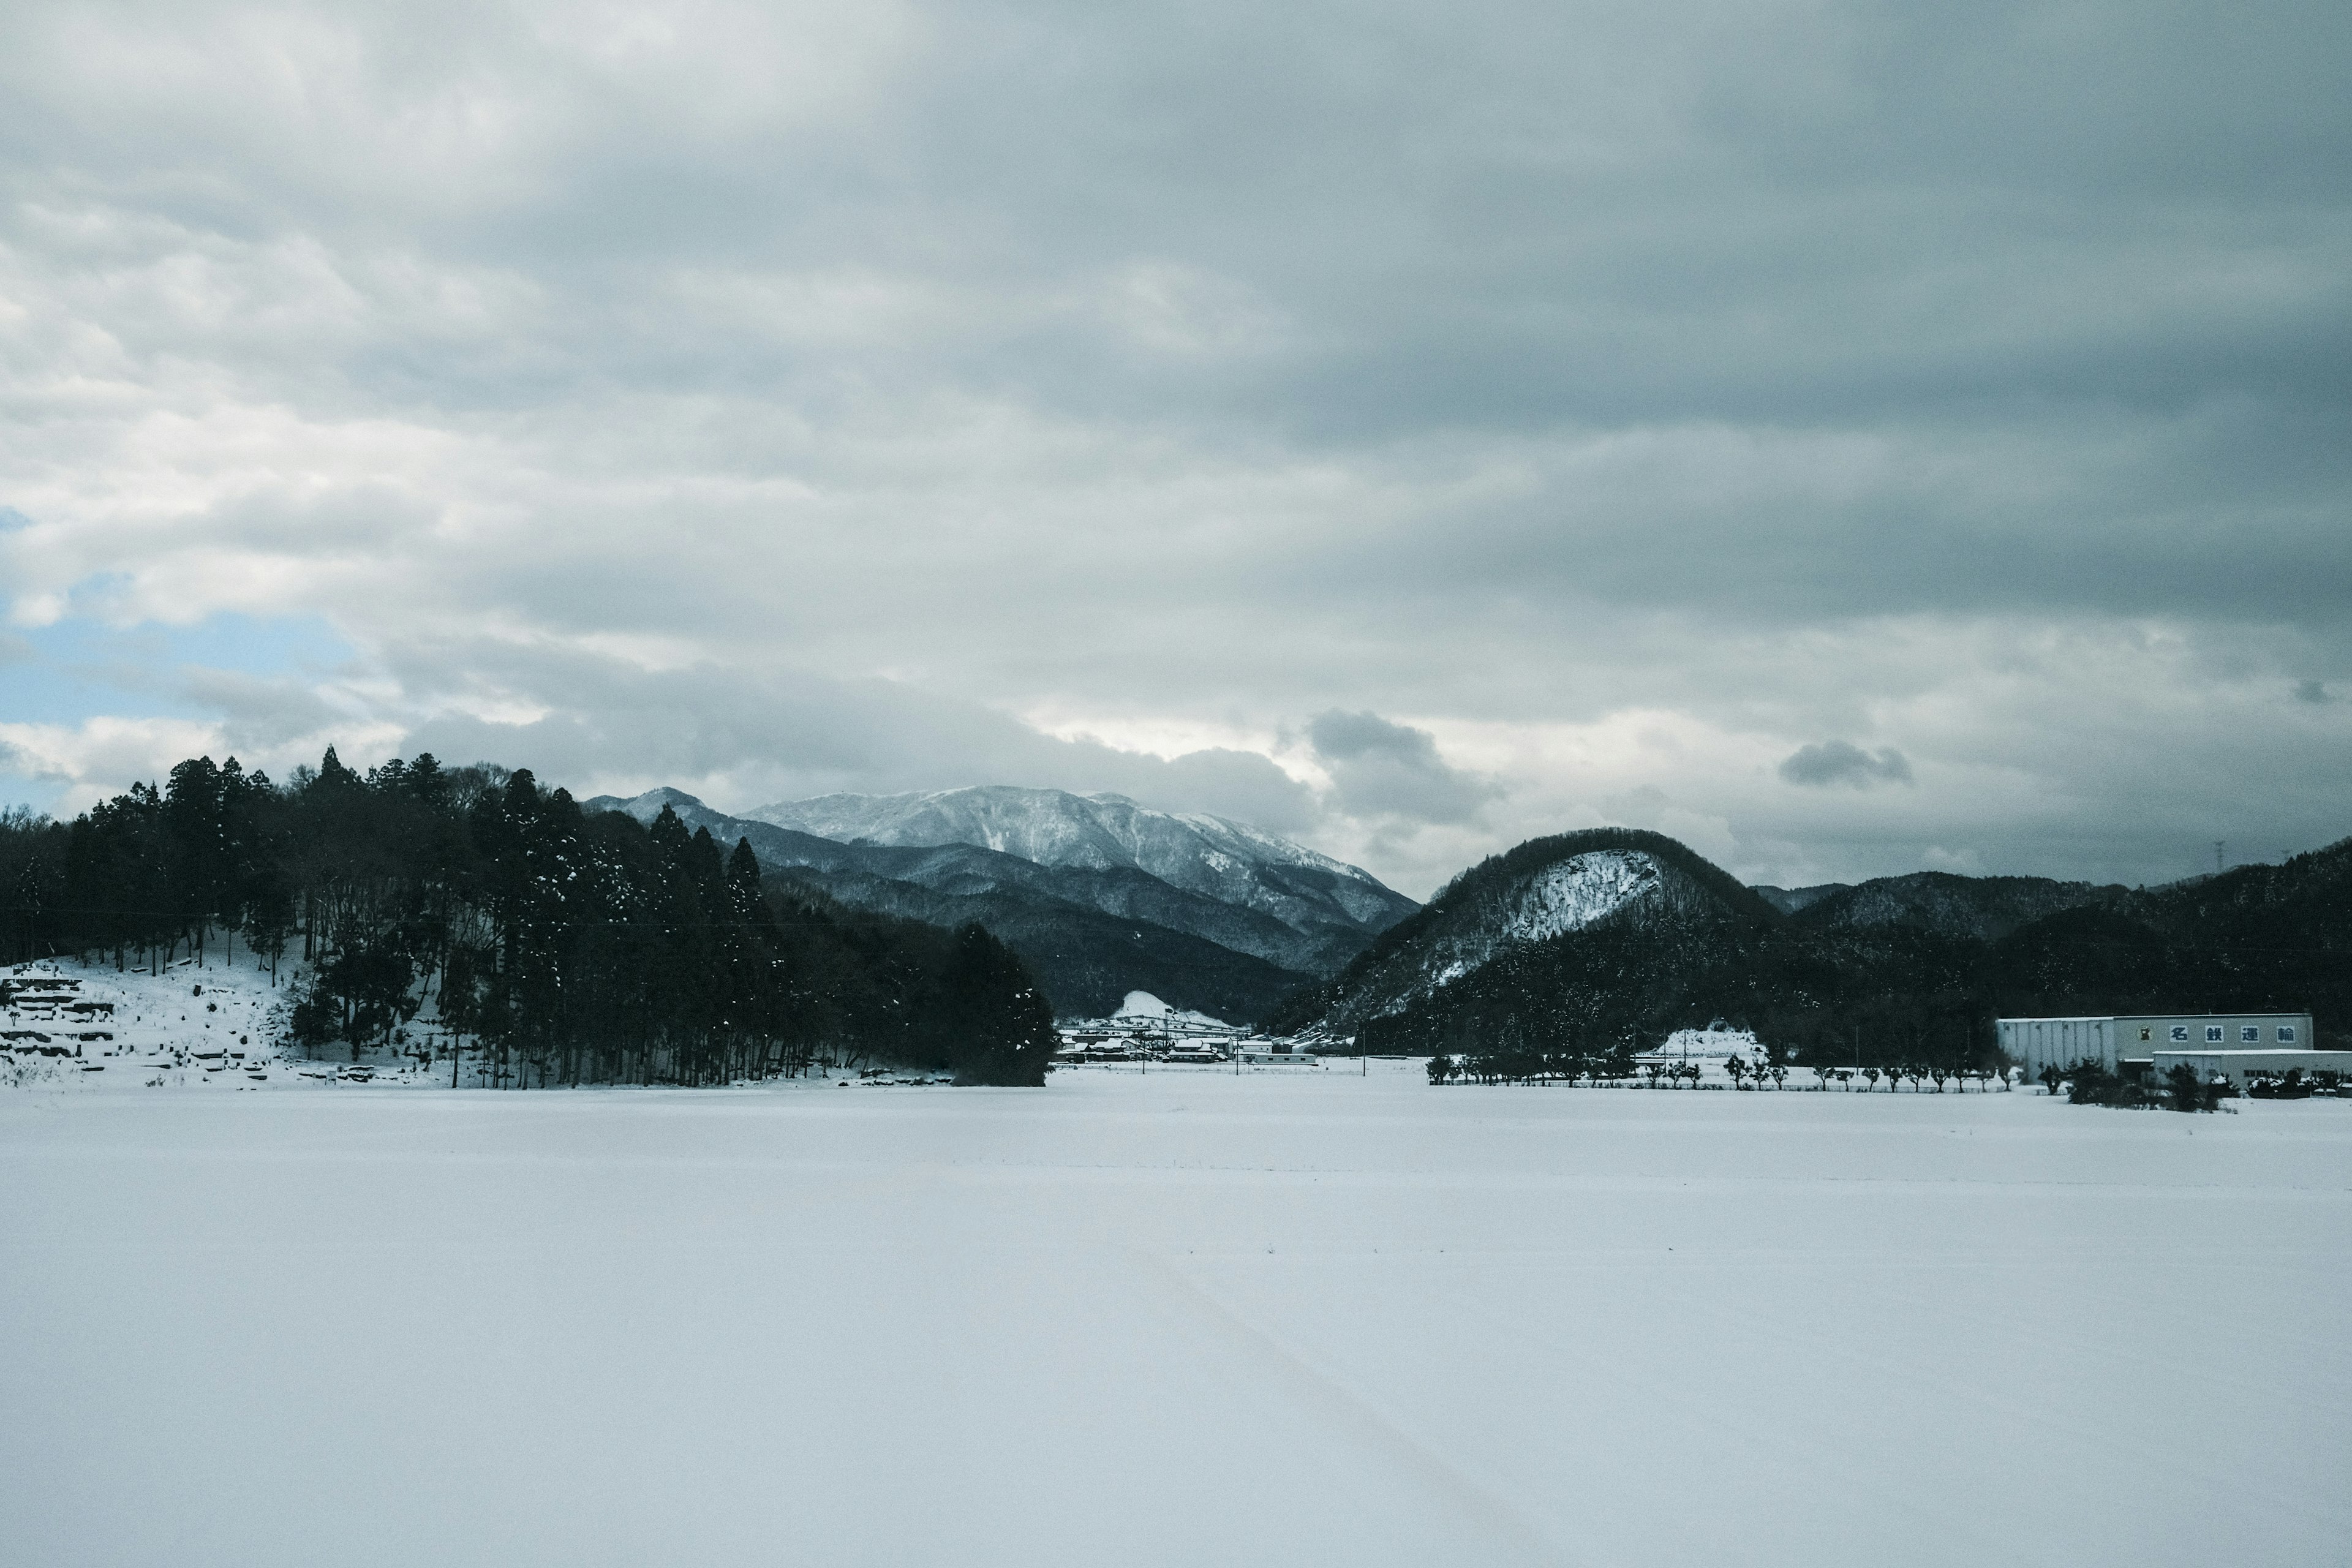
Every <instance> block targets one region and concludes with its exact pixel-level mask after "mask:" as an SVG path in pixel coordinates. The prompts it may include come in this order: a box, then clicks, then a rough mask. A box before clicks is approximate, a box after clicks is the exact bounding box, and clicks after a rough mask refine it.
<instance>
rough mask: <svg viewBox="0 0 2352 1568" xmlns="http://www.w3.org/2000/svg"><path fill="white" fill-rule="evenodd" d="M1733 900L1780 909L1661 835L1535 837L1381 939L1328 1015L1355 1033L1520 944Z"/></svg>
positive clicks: (1336, 993)
mask: <svg viewBox="0 0 2352 1568" xmlns="http://www.w3.org/2000/svg"><path fill="white" fill-rule="evenodd" d="M1733 907H1738V909H1739V910H1741V911H1742V912H1743V913H1750V914H1755V915H1759V916H1761V917H1762V918H1766V919H1769V918H1770V916H1769V909H1768V907H1767V906H1766V905H1764V904H1763V902H1762V901H1761V900H1759V898H1758V897H1757V896H1756V895H1755V894H1754V893H1752V892H1749V891H1748V889H1744V888H1742V887H1740V886H1739V885H1738V883H1737V882H1735V881H1733V880H1732V879H1730V878H1729V877H1728V876H1727V875H1726V874H1725V873H1724V872H1723V871H1721V870H1720V869H1719V868H1716V867H1713V866H1710V865H1708V864H1707V863H1706V861H1704V860H1702V859H1700V858H1698V857H1697V856H1696V855H1694V854H1692V853H1691V852H1690V850H1689V849H1688V848H1686V847H1684V846H1682V845H1680V844H1676V843H1675V842H1674V841H1673V840H1672V839H1668V838H1665V837H1661V836H1659V835H1657V834H1650V833H1639V832H1635V831H1633V830H1627V829H1611V828H1603V829H1597V830H1594V831H1591V832H1586V833H1578V834H1568V835H1564V836H1561V837H1557V838H1549V839H1537V840H1533V841H1531V842H1529V843H1528V844H1523V845H1521V846H1520V847H1517V849H1514V850H1512V851H1510V852H1509V853H1508V854H1507V855H1500V856H1496V857H1495V858H1493V859H1491V860H1488V861H1486V863H1484V864H1482V865H1480V866H1477V867H1474V868H1472V869H1470V870H1468V871H1465V872H1464V873H1463V874H1462V876H1460V877H1459V878H1457V879H1455V880H1454V883H1453V885H1452V886H1450V887H1448V888H1447V889H1445V890H1444V892H1442V893H1440V894H1439V895H1438V896H1437V897H1436V898H1435V899H1433V900H1431V902H1430V904H1429V906H1428V907H1427V908H1426V909H1424V910H1422V911H1421V913H1420V914H1418V915H1416V916H1414V917H1413V918H1412V920H1410V921H1405V922H1402V924H1400V925H1399V926H1398V928H1397V929H1396V930H1394V931H1391V932H1390V933H1389V934H1388V935H1387V936H1386V937H1384V938H1382V939H1381V940H1380V941H1378V942H1375V943H1374V944H1373V946H1372V947H1371V948H1370V950H1368V951H1367V952H1365V953H1364V954H1363V955H1362V956H1361V957H1360V958H1359V959H1357V960H1356V961H1355V962H1353V963H1350V964H1349V966H1348V969H1347V970H1346V972H1345V973H1342V974H1341V975H1340V977H1339V980H1338V981H1337V982H1336V983H1335V984H1334V985H1333V986H1332V988H1331V990H1330V992H1329V993H1328V996H1329V1001H1328V1008H1327V1010H1326V1012H1325V1015H1324V1016H1323V1018H1322V1020H1321V1021H1322V1024H1323V1026H1325V1027H1327V1028H1330V1029H1333V1030H1336V1031H1342V1032H1344V1031H1347V1030H1351V1029H1353V1028H1354V1027H1356V1026H1359V1025H1360V1024H1361V1023H1362V1021H1363V1020H1364V1019H1366V1018H1371V1017H1380V1016H1385V1015H1388V1014H1391V1013H1397V1012H1401V1011H1402V1010H1403V1009H1405V1008H1407V1007H1410V1006H1412V1005H1413V1004H1415V1003H1416V1002H1419V1001H1421V1000H1423V998H1425V997H1428V996H1430V995H1432V994H1434V993H1436V992H1437V991H1439V990H1440V989H1442V988H1444V987H1445V986H1448V985H1451V984H1454V983H1455V982H1456V981H1459V980H1461V979H1462V978H1463V977H1464V976H1465V975H1468V974H1472V973H1475V972H1477V971H1478V970H1479V969H1481V968H1483V967H1485V966H1486V964H1488V963H1492V962H1493V961H1494V960H1495V959H1496V957H1497V956H1499V955H1501V954H1502V953H1505V952H1509V951H1511V950H1512V949H1514V948H1519V947H1526V946H1530V945H1532V944H1534V943H1537V942H1548V941H1550V940H1552V939H1554V938H1556V937H1560V936H1564V935H1566V934H1567V933H1569V932H1570V931H1581V930H1584V929H1585V928H1586V927H1588V926H1591V925H1594V924H1596V923H1598V922H1601V921H1614V920H1636V921H1646V920H1653V919H1659V920H1663V919H1664V918H1667V917H1670V916H1675V915H1683V914H1691V913H1697V912H1704V911H1709V910H1725V909H1727V908H1733Z"/></svg>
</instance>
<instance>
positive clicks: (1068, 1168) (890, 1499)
mask: <svg viewBox="0 0 2352 1568" xmlns="http://www.w3.org/2000/svg"><path fill="white" fill-rule="evenodd" d="M1372 1066H1373V1071H1372V1073H1371V1075H1370V1077H1359V1076H1357V1075H1356V1074H1354V1073H1351V1072H1346V1071H1341V1070H1338V1069H1337V1068H1334V1069H1333V1070H1329V1071H1326V1072H1317V1073H1306V1074H1299V1075H1297V1076H1284V1075H1279V1074H1274V1073H1263V1074H1250V1075H1243V1076H1234V1075H1231V1074H1230V1073H1218V1072H1198V1073H1194V1072H1188V1071H1181V1070H1180V1071H1161V1070H1159V1069H1157V1068H1155V1069H1154V1070H1152V1071H1151V1072H1150V1073H1148V1074H1145V1073H1121V1072H1116V1071H1109V1070H1104V1071H1095V1072H1076V1073H1068V1074H1057V1075H1056V1077H1055V1080H1054V1081H1053V1083H1052V1084H1051V1085H1050V1086H1049V1087H1047V1088H1046V1089H1043V1090H1027V1091H1024V1090H988V1089H962V1090H947V1089H927V1090H911V1091H910V1090H896V1089H891V1090H881V1091H873V1090H866V1089H832V1090H813V1089H798V1090H795V1091H791V1092H784V1091H763V1090H746V1091H731V1092H730V1091H719V1092H709V1093H681V1092H644V1091H605V1092H596V1091H572V1092H563V1093H530V1094H498V1093H490V1092H467V1093H455V1094H452V1093H425V1092H418V1091H416V1090H414V1089H409V1090H399V1091H388V1090H384V1089H375V1088H351V1087H348V1086H346V1087H341V1088H338V1089H336V1090H334V1091H333V1092H331V1093H314V1094H244V1095H240V1094H213V1093H194V1092H191V1093H158V1092H148V1091H143V1090H142V1091H138V1092H122V1093H65V1092H51V1091H46V1090H28V1091H23V1092H17V1093H11V1094H5V1095H0V1346H5V1351H0V1471H5V1475H6V1476H7V1477H8V1478H9V1481H8V1484H7V1485H6V1486H5V1488H0V1542H5V1549H0V1558H5V1560H6V1561H8V1562H11V1563H106V1564H117V1563H125V1564H127V1563H155V1564H163V1563H169V1564H173V1565H174V1568H188V1565H194V1564H210V1563H223V1564H226V1563H236V1564H277V1563H285V1564H295V1563H300V1564H321V1563H386V1564H392V1563H398V1564H415V1563H485V1564H487V1563H498V1564H519V1563H520V1564H532V1563H567V1564H569V1563H616V1564H617V1563H630V1564H637V1563H695V1564H727V1563H761V1564H770V1563H875V1564H884V1563H889V1564H908V1563H939V1564H959V1565H964V1564H995V1563H1006V1564H1014V1563H1018V1564H1024V1565H1025V1564H1086V1565H1088V1568H1099V1565H1102V1564H1121V1565H1127V1564H1161V1563H1166V1564H1185V1565H1187V1568H1195V1565H1200V1564H1224V1563H1267V1564H1285V1565H1288V1564H1321V1563H1329V1564H1345V1565H1347V1568H1369V1565H1376V1564H1389V1563H1398V1564H1404V1563H1411V1564H1416V1565H1426V1564H1431V1563H1449V1564H1450V1563H1475V1564H1488V1563H1661V1564H1687V1563H1770V1564H1780V1563H1786V1564H1804V1565H1806V1568H1822V1565H1827V1564H1855V1565H1869V1568H1881V1565H1885V1564H1894V1563H1901V1564H1906V1565H1908V1564H1939V1563H1953V1564H1958V1563H1967V1564H1986V1563H2002V1564H2009V1563H2051V1564H2059V1563H2065V1564H2080V1563H2130V1564H2163V1563H2178V1564H2200V1565H2201V1564H2212V1563H2340V1562H2343V1561H2345V1560H2346V1558H2347V1541H2352V1502H2347V1493H2346V1489H2345V1487H2344V1477H2345V1476H2346V1474H2347V1470H2348V1469H2352V1415H2347V1412H2352V1345H2347V1334H2346V1331H2347V1327H2352V1313H2347V1308H2346V1301H2347V1286H2352V1105H2346V1104H2344V1103H2341V1102H2333V1101H2311V1102H2301V1103H2291V1102H2290V1103H2263V1102H2255V1103H2247V1104H2245V1105H2243V1107H2242V1113H2241V1114H2238V1115H2234V1116H2209V1117H2197V1118H2191V1117H2184V1116H2177V1115H2170V1114H2161V1113H2133V1112H2121V1111H2102V1110H2087V1109H2076V1108H2073V1107H2069V1106H2066V1105H2064V1104H2062V1103H2058V1102H2054V1101H2052V1100H2046V1099H2043V1098H2042V1097H2040V1096H2036V1095H2028V1094H2022V1093H2019V1094H1969V1095H1966V1096H1961V1095H1952V1094H1947V1095H1935V1094H1926V1095H1916V1096H1915V1095H1912V1094H1909V1093H1905V1094H1902V1095H1889V1094H1885V1093H1880V1094H1875V1095H1864V1094H1840V1093H1836V1092H1831V1093H1826V1094H1822V1093H1801V1092H1796V1091H1794V1090H1793V1089H1792V1090H1789V1091H1783V1092H1779V1093H1760V1094H1730V1093H1713V1094H1709V1093H1691V1092H1687V1091H1684V1092H1664V1091H1648V1090H1608V1091H1604V1090H1594V1089H1558V1088H1554V1089H1506V1088H1495V1089H1483V1088H1463V1087H1457V1088H1449V1089H1429V1088H1427V1087H1425V1086H1424V1085H1423V1083H1422V1082H1421V1081H1420V1069H1419V1064H1417V1063H1374V1064H1372Z"/></svg>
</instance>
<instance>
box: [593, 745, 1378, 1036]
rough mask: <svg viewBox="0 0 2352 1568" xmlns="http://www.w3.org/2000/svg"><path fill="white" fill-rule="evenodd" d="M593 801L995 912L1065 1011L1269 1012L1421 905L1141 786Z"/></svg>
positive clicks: (887, 908)
mask: <svg viewBox="0 0 2352 1568" xmlns="http://www.w3.org/2000/svg"><path fill="white" fill-rule="evenodd" d="M582 804H583V807H584V808H585V809H588V810H591V811H595V810H611V811H622V812H625V813H627V814H628V815H630V816H635V817H636V818H638V819H639V820H641V821H647V822H650V821H651V820H653V819H654V818H655V817H656V816H659V815H660V813H661V812H662V811H663V810H664V809H665V808H667V809H668V810H670V811H672V812H674V813H675V814H676V815H677V817H678V818H679V820H680V821H682V822H684V823H685V824H686V826H688V828H697V827H707V828H709V830H710V832H711V834H712V836H713V837H717V838H719V840H720V841H721V842H723V843H729V844H731V843H733V842H734V841H735V840H737V839H741V840H744V841H746V842H748V843H749V844H750V845H751V851H752V853H753V854H754V855H755V856H757V857H758V858H759V860H760V862H761V865H762V866H763V867H764V868H767V869H769V870H770V871H772V872H775V873H778V874H780V875H782V876H783V877H785V878H787V879H791V880H793V881H796V882H798V883H800V884H802V885H803V886H804V887H806V888H809V889H813V890H814V891H816V892H819V893H822V894H824V895H825V896H827V897H830V898H832V899H835V900H839V901H840V902H842V903H844V904H847V905H849V906H851V907H854V908H857V909H866V910H879V911H882V912H885V913H889V914H894V915H900V916H906V917H908V918H912V919H917V920H922V921H929V922H931V923H933V924H939V925H949V926H955V925H961V924H963V923H965V922H966V921H978V922H979V923H981V924H982V925H984V926H986V927H987V928H988V929H989V930H990V931H992V932H993V933H994V934H995V935H996V936H997V937H998V938H999V939H1000V940H1001V941H1003V942H1005V943H1007V944H1008V945H1009V946H1011V947H1012V948H1013V951H1014V952H1018V953H1019V954H1020V955H1021V957H1022V959H1023V960H1024V962H1025V963H1027V964H1028V965H1029V967H1030V969H1031V972H1032V973H1034V974H1035V976H1036V977H1037V981H1038V984H1040V986H1041V987H1042V988H1043V989H1044V990H1045V994H1046V995H1047V996H1048V997H1049V998H1050V999H1051V1000H1052V1002H1053V1004H1054V1006H1055V1012H1056V1013H1057V1014H1058V1015H1059V1016H1064V1017H1090V1016H1094V1017H1098V1016H1107V1015H1108V1014H1109V1013H1110V1012H1111V1011H1112V1010H1113V1009H1114V1008H1116V1007H1117V1006H1118V1004H1119V1002H1120V1000H1121V999H1122V998H1123V997H1124V996H1125V995H1126V994H1127V993H1128V992H1129V991H1149V992H1150V993H1152V994H1154V995H1157V996H1159V997H1160V998H1162V999H1163V1000H1165V1001H1167V1002H1169V1003H1170V1004H1171V1005H1174V1006H1177V1007H1179V1008H1183V1009H1188V1010H1192V1011H1198V1012H1202V1013H1208V1014H1211V1015H1213V1016H1218V1017H1223V1018H1229V1019H1234V1020H1236V1021H1250V1020H1255V1019H1258V1018H1261V1017H1263V1016H1265V1015H1267V1014H1268V1013H1269V1012H1270V1011H1272V1009H1273V1008H1274V1007H1275V1006H1276V1005H1277V1004H1278V1003H1279V1002H1280V1001H1281V1000H1282V998H1283V997H1285V996H1286V995H1287V994H1290V993H1292V992H1294V991H1296V990H1297V989H1298V988H1299V987H1301V986H1303V985H1307V984H1312V983H1314V982H1316V981H1318V980H1321V979H1325V978H1328V976H1329V975H1331V974H1333V973H1336V972H1337V971H1338V970H1339V968H1341V967H1342V966H1343V965H1344V964H1345V963H1347V962H1348V961H1349V959H1351V958H1353V957H1354V956H1355V954H1356V953H1358V952H1360V951H1362V949H1363V948H1364V946H1365V945H1366V944H1367V943H1368V942H1370V940H1371V939H1372V938H1373V937H1374V936H1375V935H1376V934H1378V933H1379V932H1380V931H1383V930H1385V929H1387V927H1389V926H1390V925H1392V924H1394V923H1395V922H1396V921H1398V920H1401V919H1402V918H1404V917H1405V916H1407V915H1409V914H1411V913H1412V911H1413V910H1416V909H1417V908H1419V906H1418V905H1416V904H1415V903H1414V902H1413V901H1412V900H1410V899H1408V898H1406V897H1404V896H1403V895H1402V894H1401V893H1398V892H1396V891H1394V890H1393V889H1390V888H1387V887H1385V886H1383V885H1382V884H1381V882H1380V881H1379V879H1376V878H1374V877H1373V876H1371V875H1370V873H1369V872H1366V871H1363V870H1361V869H1360V868H1356V867H1353V866H1349V865H1345V864H1343V863H1341V862H1339V861H1337V860H1334V859H1331V858H1328V857H1327V856H1323V855H1318V854H1317V853H1315V852H1314V851H1313V850H1310V849H1306V848H1303V847H1299V846H1297V845H1296V844H1292V843H1289V842H1287V841H1286V840H1284V839H1281V838H1278V837H1275V836H1273V835H1271V834H1267V833H1264V832H1261V831H1259V830H1258V829H1256V828H1253V827H1249V826H1245V825H1244V824H1241V823H1236V822H1231V821H1227V820H1226V819H1224V818H1222V817H1215V816H1203V815H1199V814H1181V815H1180V814H1175V813H1169V812H1159V811H1153V810H1150V809H1149V808H1146V807H1144V806H1141V805H1137V804H1136V803H1135V802H1134V801H1132V800H1129V799H1128V798H1127V797H1125V796H1123V795H1072V794H1069V793H1067V792H1065V791H1061V790H1039V789H1017V788H1013V787H1009V786H983V787H976V788H971V789H961V790H950V791H944V792H939V793H935V794H927V795H824V796H819V797H817V798H816V799H814V800H806V801H796V802H789V803H783V804H779V805H769V806H762V807H761V808H759V809H758V810H756V811H751V812H746V813H744V814H743V815H742V816H730V815H728V814H726V813H723V812H719V811H715V810H713V809H711V808H710V807H709V806H707V805H704V804H703V803H702V802H700V801H699V800H697V799H696V798H695V797H694V796H692V795H687V794H685V793H683V792H682V791H678V790H673V789H656V790H649V791H647V792H646V793H645V794H644V795H637V796H635V797H634V798H631V799H626V800H624V799H619V798H616V797H614V796H610V795H603V796H598V797H596V798H594V799H592V800H588V801H585V802H583V803H582Z"/></svg>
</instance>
